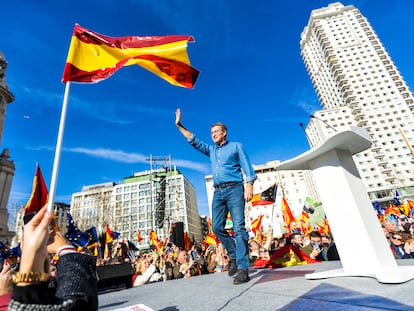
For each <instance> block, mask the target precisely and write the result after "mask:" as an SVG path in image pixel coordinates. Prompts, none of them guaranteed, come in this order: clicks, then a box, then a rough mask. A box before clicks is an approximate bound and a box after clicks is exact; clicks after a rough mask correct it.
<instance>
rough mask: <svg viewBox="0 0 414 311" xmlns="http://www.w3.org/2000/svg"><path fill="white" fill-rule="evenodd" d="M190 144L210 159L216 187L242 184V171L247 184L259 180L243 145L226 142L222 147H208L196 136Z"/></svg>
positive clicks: (190, 140) (191, 138)
mask: <svg viewBox="0 0 414 311" xmlns="http://www.w3.org/2000/svg"><path fill="white" fill-rule="evenodd" d="M188 142H189V143H190V144H191V145H192V146H193V147H194V148H195V149H197V150H198V151H200V152H201V153H203V154H205V155H206V156H208V157H209V158H210V161H211V168H212V170H213V183H214V186H216V185H218V184H222V183H225V182H234V181H239V182H242V181H243V174H242V170H243V173H244V174H245V179H246V182H254V181H255V180H256V179H257V176H256V173H255V172H254V169H253V167H252V165H251V164H250V160H249V157H248V156H247V154H246V152H245V151H244V150H243V146H242V144H241V143H238V142H229V141H226V142H225V143H224V144H223V145H221V146H217V145H208V144H206V143H204V142H203V141H201V140H199V139H198V138H197V137H196V136H195V135H194V134H193V135H192V136H191V137H190V138H189V139H188Z"/></svg>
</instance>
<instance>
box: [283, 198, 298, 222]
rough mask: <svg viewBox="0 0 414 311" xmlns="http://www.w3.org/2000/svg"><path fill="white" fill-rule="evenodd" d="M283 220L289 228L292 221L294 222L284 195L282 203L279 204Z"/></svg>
mask: <svg viewBox="0 0 414 311" xmlns="http://www.w3.org/2000/svg"><path fill="white" fill-rule="evenodd" d="M281 210H282V215H283V220H284V221H285V224H286V227H287V228H290V225H291V224H292V222H295V220H296V219H295V217H294V216H293V214H292V211H291V210H290V207H289V205H288V203H287V201H286V199H285V197H283V198H282V205H281Z"/></svg>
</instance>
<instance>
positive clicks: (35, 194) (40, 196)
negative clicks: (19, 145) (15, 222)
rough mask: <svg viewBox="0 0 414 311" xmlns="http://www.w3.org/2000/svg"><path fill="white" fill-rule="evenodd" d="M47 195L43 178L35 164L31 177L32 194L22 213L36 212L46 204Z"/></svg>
mask: <svg viewBox="0 0 414 311" xmlns="http://www.w3.org/2000/svg"><path fill="white" fill-rule="evenodd" d="M48 197H49V191H48V190H47V187H46V183H45V180H44V178H43V175H42V171H41V170H40V166H39V164H37V165H36V173H35V176H34V178H33V187H32V194H31V196H30V198H29V200H28V201H27V203H26V207H25V208H24V214H25V215H27V214H30V213H37V212H38V211H39V210H40V209H41V208H42V207H43V206H45V205H46V203H47V201H48Z"/></svg>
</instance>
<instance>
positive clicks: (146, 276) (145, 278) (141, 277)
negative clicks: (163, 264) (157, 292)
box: [134, 264, 156, 287]
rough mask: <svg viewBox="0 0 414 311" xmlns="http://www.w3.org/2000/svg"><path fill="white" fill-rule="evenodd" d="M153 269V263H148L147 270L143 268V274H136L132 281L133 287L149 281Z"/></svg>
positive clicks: (154, 268)
mask: <svg viewBox="0 0 414 311" xmlns="http://www.w3.org/2000/svg"><path fill="white" fill-rule="evenodd" d="M155 270H156V267H155V265H154V264H150V265H149V267H148V268H147V270H145V272H144V273H143V274H140V275H138V276H137V278H136V279H135V282H134V287H135V286H140V285H144V284H146V283H147V282H148V281H149V279H150V277H151V275H153V273H154V272H155Z"/></svg>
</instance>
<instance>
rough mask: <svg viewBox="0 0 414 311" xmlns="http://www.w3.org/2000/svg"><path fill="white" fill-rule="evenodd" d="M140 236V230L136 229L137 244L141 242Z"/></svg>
mask: <svg viewBox="0 0 414 311" xmlns="http://www.w3.org/2000/svg"><path fill="white" fill-rule="evenodd" d="M142 240H143V239H142V235H141V230H139V229H138V231H137V242H138V243H141V242H142Z"/></svg>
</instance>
